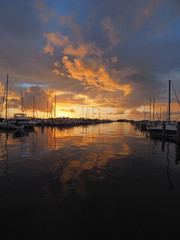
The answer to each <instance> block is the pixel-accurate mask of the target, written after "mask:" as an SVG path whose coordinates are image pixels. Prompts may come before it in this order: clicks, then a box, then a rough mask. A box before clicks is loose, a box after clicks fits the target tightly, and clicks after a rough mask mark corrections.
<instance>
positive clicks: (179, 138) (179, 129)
mask: <svg viewBox="0 0 180 240" xmlns="http://www.w3.org/2000/svg"><path fill="white" fill-rule="evenodd" d="M176 142H177V143H178V144H180V122H178V123H177V134H176Z"/></svg>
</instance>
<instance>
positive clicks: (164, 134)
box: [162, 122, 166, 140]
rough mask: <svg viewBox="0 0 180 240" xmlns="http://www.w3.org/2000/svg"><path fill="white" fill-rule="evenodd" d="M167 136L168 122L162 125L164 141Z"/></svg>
mask: <svg viewBox="0 0 180 240" xmlns="http://www.w3.org/2000/svg"><path fill="white" fill-rule="evenodd" d="M165 136H166V122H163V123H162V140H164V139H165Z"/></svg>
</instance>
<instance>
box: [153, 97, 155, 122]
mask: <svg viewBox="0 0 180 240" xmlns="http://www.w3.org/2000/svg"><path fill="white" fill-rule="evenodd" d="M154 111H155V99H153V122H154Z"/></svg>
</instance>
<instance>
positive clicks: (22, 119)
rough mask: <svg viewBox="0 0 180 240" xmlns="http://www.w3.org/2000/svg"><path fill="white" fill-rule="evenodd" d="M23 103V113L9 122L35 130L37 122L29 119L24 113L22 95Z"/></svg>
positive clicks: (17, 114)
mask: <svg viewBox="0 0 180 240" xmlns="http://www.w3.org/2000/svg"><path fill="white" fill-rule="evenodd" d="M21 102H22V113H16V114H14V117H13V118H10V119H9V121H10V122H11V123H13V124H15V125H16V126H24V128H34V126H35V125H36V122H35V121H32V119H31V118H29V117H27V115H26V114H25V113H24V100H23V96H22V94H21ZM33 106H34V98H33ZM33 111H34V107H33ZM33 115H34V114H33Z"/></svg>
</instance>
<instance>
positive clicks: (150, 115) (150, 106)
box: [150, 98, 151, 122]
mask: <svg viewBox="0 0 180 240" xmlns="http://www.w3.org/2000/svg"><path fill="white" fill-rule="evenodd" d="M150 122H151V98H150Z"/></svg>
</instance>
